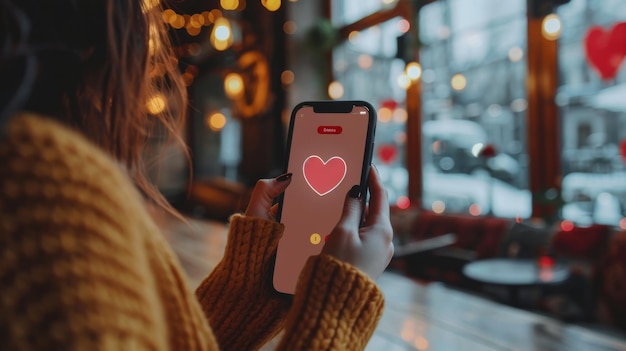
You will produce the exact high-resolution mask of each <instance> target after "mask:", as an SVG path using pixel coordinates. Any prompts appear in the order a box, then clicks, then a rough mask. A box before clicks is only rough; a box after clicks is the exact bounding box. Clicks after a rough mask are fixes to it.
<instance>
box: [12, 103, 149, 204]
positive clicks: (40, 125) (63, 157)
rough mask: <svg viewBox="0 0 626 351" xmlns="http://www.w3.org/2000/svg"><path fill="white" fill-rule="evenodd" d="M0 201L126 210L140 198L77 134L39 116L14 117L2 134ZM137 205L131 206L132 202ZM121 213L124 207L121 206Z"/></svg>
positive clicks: (110, 160) (106, 159)
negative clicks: (72, 202) (103, 205)
mask: <svg viewBox="0 0 626 351" xmlns="http://www.w3.org/2000/svg"><path fill="white" fill-rule="evenodd" d="M0 164H1V165H2V167H0V184H2V186H3V187H4V189H3V190H4V191H3V193H4V194H2V195H0V198H2V197H3V198H4V200H8V201H9V202H11V199H10V197H11V194H13V197H14V199H13V200H14V201H15V200H20V201H21V200H23V199H24V198H26V197H30V196H33V197H40V198H41V199H46V200H52V201H55V200H60V199H67V200H77V201H81V202H83V201H84V202H85V205H94V206H95V205H96V204H97V202H96V200H95V199H94V197H95V198H97V199H98V201H101V202H105V203H109V204H111V203H116V204H122V205H123V204H124V203H127V202H128V200H129V199H130V198H131V197H132V198H135V199H134V200H139V195H138V192H137V191H136V189H135V187H134V186H133V185H132V182H131V181H130V178H129V177H128V176H127V174H126V173H125V171H123V168H122V167H121V166H120V165H119V164H118V163H117V162H116V161H115V160H114V159H113V158H112V157H110V156H109V155H108V154H107V153H106V152H105V151H103V150H102V149H100V148H99V147H98V146H97V145H95V144H94V143H92V142H91V141H89V140H88V139H87V138H85V137H84V136H83V135H81V134H80V133H79V132H77V131H75V130H72V129H71V128H69V127H66V126H64V125H63V124H61V123H60V122H58V121H56V120H54V119H52V118H48V117H45V116H41V115H36V114H29V113H21V114H18V115H15V116H14V117H13V119H12V120H11V121H10V122H9V123H8V124H7V126H6V128H5V130H4V131H3V132H2V133H0ZM132 202H135V201H132ZM122 207H123V206H122Z"/></svg>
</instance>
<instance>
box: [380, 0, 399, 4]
mask: <svg viewBox="0 0 626 351" xmlns="http://www.w3.org/2000/svg"><path fill="white" fill-rule="evenodd" d="M396 1H398V0H383V4H385V5H391V4H393V3H394V2H396Z"/></svg>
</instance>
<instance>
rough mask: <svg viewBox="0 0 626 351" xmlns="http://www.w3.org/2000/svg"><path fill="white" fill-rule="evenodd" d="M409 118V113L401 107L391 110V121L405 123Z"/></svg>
mask: <svg viewBox="0 0 626 351" xmlns="http://www.w3.org/2000/svg"><path fill="white" fill-rule="evenodd" d="M408 119H409V114H408V113H407V112H406V110H405V109H403V108H397V109H395V110H393V121H394V122H396V123H401V124H402V123H406V121H407V120H408Z"/></svg>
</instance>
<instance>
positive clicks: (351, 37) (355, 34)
mask: <svg viewBox="0 0 626 351" xmlns="http://www.w3.org/2000/svg"><path fill="white" fill-rule="evenodd" d="M358 36H359V31H356V30H353V31H352V32H350V34H348V40H349V41H350V42H351V43H354V41H355V40H356V37H358Z"/></svg>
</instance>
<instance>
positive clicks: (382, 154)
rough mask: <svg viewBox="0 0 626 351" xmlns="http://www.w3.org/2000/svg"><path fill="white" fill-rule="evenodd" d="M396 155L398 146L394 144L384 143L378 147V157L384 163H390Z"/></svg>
mask: <svg viewBox="0 0 626 351" xmlns="http://www.w3.org/2000/svg"><path fill="white" fill-rule="evenodd" d="M396 157H398V148H397V147H396V146H395V145H393V144H385V145H381V146H380V147H379V148H378V158H380V160H381V161H382V162H383V163H384V164H387V165H388V164H390V163H391V162H393V161H394V160H395V159H396Z"/></svg>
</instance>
